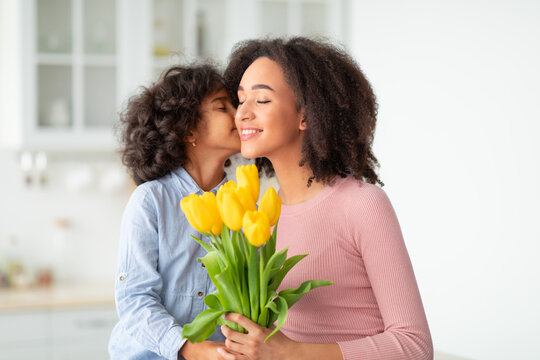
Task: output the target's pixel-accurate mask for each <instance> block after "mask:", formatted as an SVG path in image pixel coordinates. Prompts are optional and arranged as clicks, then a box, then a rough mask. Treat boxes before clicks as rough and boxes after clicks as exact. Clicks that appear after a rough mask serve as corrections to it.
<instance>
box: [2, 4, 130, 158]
mask: <svg viewBox="0 0 540 360" xmlns="http://www.w3.org/2000/svg"><path fill="white" fill-rule="evenodd" d="M117 10H118V2H117V1H114V0H20V1H17V0H6V1H3V5H2V11H1V12H0V14H1V15H0V16H1V21H2V23H4V24H3V25H2V26H3V30H4V35H3V36H7V37H9V38H8V39H7V40H6V41H2V45H1V46H2V48H1V52H2V78H7V79H6V81H2V85H1V86H2V92H1V97H2V104H1V109H2V117H3V119H2V125H3V126H2V139H1V140H2V142H1V143H2V144H3V145H5V146H6V147H8V148H12V149H17V150H44V151H48V150H60V151H62V150H64V151H66V150H67V151H72V150H99V151H104V150H112V149H114V148H115V147H116V141H115V139H114V136H113V131H112V129H113V124H114V123H115V122H116V119H117V110H118V108H119V104H120V98H121V95H122V94H121V93H120V91H119V90H120V88H119V86H118V83H119V81H120V78H119V71H118V68H119V67H120V56H119V52H118V48H119V44H118V38H119V34H118V31H117V28H118V27H119V22H120V21H121V16H120V14H119V13H118V11H117ZM6 34H9V35H6Z"/></svg>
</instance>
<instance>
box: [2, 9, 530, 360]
mask: <svg viewBox="0 0 540 360" xmlns="http://www.w3.org/2000/svg"><path fill="white" fill-rule="evenodd" d="M0 31H1V32H0V41H1V42H0V169H1V170H0V172H1V176H0V359H9V360H13V359H30V358H35V357H39V358H42V359H74V358H77V359H106V358H107V357H108V356H107V350H106V345H107V339H108V334H109V332H110V330H111V328H112V326H113V325H114V323H115V322H116V314H115V310H114V299H113V282H114V272H115V266H116V256H117V242H118V235H119V224H120V219H121V216H122V211H123V208H124V206H125V204H126V201H127V199H128V198H129V195H130V193H131V191H132V190H133V188H134V185H133V184H132V182H131V181H130V179H129V178H128V176H127V174H126V172H125V169H124V168H123V166H122V165H121V162H120V158H119V155H118V153H117V150H118V142H117V139H116V137H115V133H114V126H115V124H116V121H117V114H118V112H119V111H120V110H121V109H122V108H123V106H124V105H125V104H126V101H127V99H128V98H129V97H130V96H131V95H133V94H135V93H136V91H137V88H138V87H140V86H142V85H147V84H150V83H151V82H152V81H154V80H155V79H156V78H157V76H158V75H159V74H160V73H161V71H162V70H163V69H165V68H166V67H167V66H169V65H171V64H176V63H179V62H186V61H192V60H194V59H201V58H212V59H214V60H216V61H217V62H218V63H219V64H221V65H222V66H224V65H225V64H226V61H227V55H228V54H229V52H230V50H231V48H232V46H233V45H234V44H235V43H236V42H237V41H240V40H242V39H247V38H252V37H259V36H265V35H272V36H282V35H296V34H302V35H309V36H325V37H327V38H329V39H330V40H332V41H334V42H335V43H338V44H341V45H342V46H344V47H345V48H346V49H347V50H348V51H349V52H350V53H351V54H352V55H353V56H354V57H355V58H356V59H357V61H358V62H359V63H360V65H361V67H362V68H363V70H364V71H365V73H366V74H367V76H368V78H369V79H370V80H371V82H372V84H373V87H374V89H375V91H376V93H377V95H378V99H379V105H380V111H379V114H380V115H379V123H378V130H377V136H376V143H375V151H376V155H377V156H378V158H379V160H380V162H381V165H382V166H381V171H380V173H381V176H382V179H383V181H384V182H385V183H386V186H385V191H386V192H387V193H388V194H389V196H390V199H391V200H392V202H393V204H394V207H395V208H396V211H397V214H398V217H399V218H400V222H401V224H402V228H403V232H404V236H405V240H406V243H407V247H408V250H409V253H410V256H411V259H412V262H413V265H414V268H415V272H416V276H417V280H418V283H419V286H420V290H421V293H422V297H423V300H424V306H425V309H426V312H427V316H428V320H429V323H430V327H431V330H432V336H433V340H434V345H435V349H436V351H437V354H436V357H435V358H436V359H439V360H446V359H540V341H538V340H539V339H540V330H538V324H539V323H540V310H539V309H538V305H537V304H540V266H539V265H538V259H537V258H538V257H539V256H540V227H539V226H538V223H539V219H540V142H539V141H538V140H537V138H538V136H539V135H540V125H539V124H540V107H539V106H538V102H539V100H540V67H539V66H538V64H540V45H539V44H540V2H538V1H534V0H530V1H528V0H513V1H512V0H496V1H482V0H470V1H465V0H456V1H439V0H435V1H432V0H431V1H429V0H416V1H398V0H383V1H356V0H252V1H243V0H116V1H115V0H0ZM329 90H330V89H329Z"/></svg>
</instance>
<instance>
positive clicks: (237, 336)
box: [221, 325, 248, 344]
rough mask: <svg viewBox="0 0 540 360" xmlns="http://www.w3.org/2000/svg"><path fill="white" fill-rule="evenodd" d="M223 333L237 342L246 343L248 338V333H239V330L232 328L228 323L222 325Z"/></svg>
mask: <svg viewBox="0 0 540 360" xmlns="http://www.w3.org/2000/svg"><path fill="white" fill-rule="evenodd" d="M221 333H222V334H223V336H225V337H226V338H227V339H229V340H232V341H234V342H237V343H241V344H245V343H246V342H247V340H248V339H247V337H248V335H247V334H242V333H239V332H238V331H234V330H232V329H231V328H229V327H228V326H227V325H221Z"/></svg>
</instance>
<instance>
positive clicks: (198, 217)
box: [180, 193, 223, 235]
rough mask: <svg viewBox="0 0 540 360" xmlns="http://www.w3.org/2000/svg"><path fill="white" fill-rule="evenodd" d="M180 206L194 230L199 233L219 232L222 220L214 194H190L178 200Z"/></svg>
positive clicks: (215, 233)
mask: <svg viewBox="0 0 540 360" xmlns="http://www.w3.org/2000/svg"><path fill="white" fill-rule="evenodd" d="M180 207H181V208H182V211H183V212H184V214H185V215H186V218H187V220H188V222H189V223H190V224H191V226H193V228H194V229H195V230H197V231H199V232H201V233H209V232H212V233H213V234H214V235H217V234H219V233H221V226H222V224H223V222H222V220H221V217H220V216H219V212H218V209H217V202H216V197H215V195H214V194H212V193H204V194H203V195H202V196H199V195H197V194H190V195H189V196H186V197H185V198H183V199H182V200H181V201H180Z"/></svg>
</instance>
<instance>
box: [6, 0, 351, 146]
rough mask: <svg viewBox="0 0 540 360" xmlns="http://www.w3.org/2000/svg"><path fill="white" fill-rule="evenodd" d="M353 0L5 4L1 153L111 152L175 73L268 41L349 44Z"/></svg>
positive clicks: (30, 0) (36, 0)
mask: <svg viewBox="0 0 540 360" xmlns="http://www.w3.org/2000/svg"><path fill="white" fill-rule="evenodd" d="M344 3H345V0H253V1H248V0H3V1H2V2H0V4H1V5H0V6H1V7H2V8H1V9H0V26H1V27H2V31H0V36H1V37H2V39H1V40H2V41H0V60H1V62H0V64H1V67H0V69H1V73H0V79H1V81H0V111H1V118H0V145H2V146H3V147H6V148H9V149H15V150H19V151H20V150H37V151H78V150H79V151H112V150H114V149H116V148H117V146H118V144H117V139H116V137H115V135H114V131H113V128H114V124H115V123H116V122H117V119H118V112H119V111H121V110H122V107H123V106H124V105H125V103H126V101H127V100H128V98H129V97H130V96H131V95H133V94H135V93H136V91H137V89H138V88H139V87H140V86H143V85H148V84H149V83H151V82H152V81H154V80H155V79H156V78H157V76H158V75H159V74H160V73H161V72H162V71H163V70H164V69H165V68H167V67H169V66H170V65H173V64H178V63H186V62H191V61H193V60H195V59H200V58H211V59H215V60H217V61H218V62H220V63H221V64H222V65H224V64H225V61H226V58H227V56H228V54H229V53H230V51H231V48H232V46H233V45H234V44H235V43H237V42H238V41H240V40H244V39H249V38H255V37H260V36H267V35H270V36H282V35H297V34H302V35H317V34H319V35H321V34H322V35H326V36H328V37H330V38H331V39H334V40H337V41H340V42H343V41H344V33H345V26H346V24H345V22H344V21H342V20H343V18H344V16H343V14H344V12H345V11H344Z"/></svg>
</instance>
